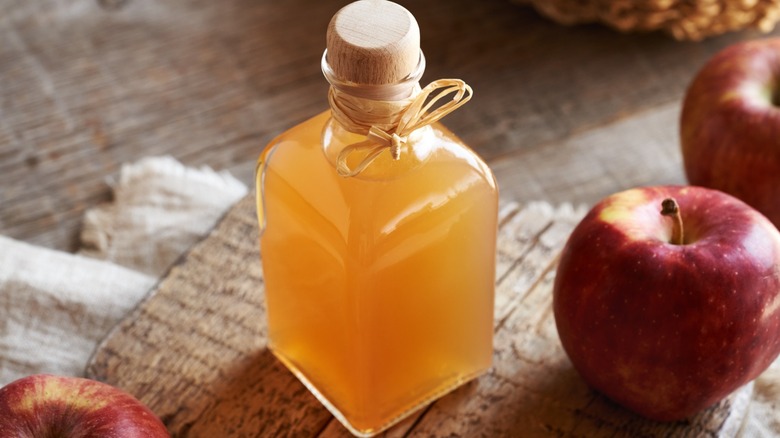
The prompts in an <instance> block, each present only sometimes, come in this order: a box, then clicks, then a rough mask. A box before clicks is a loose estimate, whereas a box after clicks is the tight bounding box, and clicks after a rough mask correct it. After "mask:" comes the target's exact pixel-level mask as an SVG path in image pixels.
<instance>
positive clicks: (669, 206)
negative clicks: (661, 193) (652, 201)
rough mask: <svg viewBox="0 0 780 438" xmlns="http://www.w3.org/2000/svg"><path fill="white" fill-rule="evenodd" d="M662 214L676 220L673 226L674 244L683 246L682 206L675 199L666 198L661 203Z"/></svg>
mask: <svg viewBox="0 0 780 438" xmlns="http://www.w3.org/2000/svg"><path fill="white" fill-rule="evenodd" d="M661 214H662V215H664V216H671V217H672V219H674V225H673V226H672V242H671V243H673V244H675V245H682V244H683V222H682V216H680V205H679V204H677V200H675V199H674V198H666V199H664V200H663V202H661Z"/></svg>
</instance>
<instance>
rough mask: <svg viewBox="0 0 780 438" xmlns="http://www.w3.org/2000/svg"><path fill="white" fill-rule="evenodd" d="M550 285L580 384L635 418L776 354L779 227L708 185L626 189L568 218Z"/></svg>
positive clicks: (750, 375)
mask: <svg viewBox="0 0 780 438" xmlns="http://www.w3.org/2000/svg"><path fill="white" fill-rule="evenodd" d="M667 199H675V200H676V203H674V202H672V201H667V202H666V204H667V205H666V206H665V207H666V208H665V210H668V211H664V214H662V213H661V210H662V203H664V200H667ZM676 205H679V216H675V215H674V214H672V213H673V210H674V208H671V207H674V206H676ZM667 214H668V215H669V216H667ZM677 219H679V223H678V221H677ZM678 231H681V232H680V233H679V235H678ZM680 235H681V236H682V237H680ZM553 294H554V295H553V309H554V315H555V322H556V325H557V327H558V333H559V335H560V339H561V343H562V345H563V348H564V350H565V351H566V353H567V355H568V356H569V358H570V359H571V362H572V364H573V365H574V368H575V369H576V370H577V371H578V372H579V373H580V374H581V375H582V377H583V378H584V379H585V381H586V382H587V383H589V384H590V385H591V386H592V387H593V388H595V389H597V390H598V391H600V392H602V393H603V394H605V395H607V396H608V397H609V398H611V399H613V400H614V401H616V402H617V403H619V404H621V405H623V406H625V407H627V408H629V409H631V410H633V411H635V412H637V413H639V414H641V415H643V416H645V417H648V418H651V419H655V420H664V421H667V420H678V419H682V418H685V417H688V416H690V415H692V414H694V413H696V412H698V411H700V410H702V409H704V408H707V407H708V406H710V405H712V404H714V403H716V402H717V401H718V400H720V399H722V398H723V397H725V396H727V395H728V394H730V393H731V392H733V391H734V390H735V389H737V388H739V387H740V386H742V385H744V384H746V383H748V382H750V381H751V380H753V379H754V378H755V377H757V376H758V375H759V374H760V373H761V372H762V371H763V370H765V369H766V368H767V367H768V366H769V364H770V363H771V362H772V361H773V360H774V359H775V358H776V357H777V356H778V353H780V233H778V231H777V229H776V228H775V227H774V226H773V225H772V224H771V223H770V222H769V221H768V220H767V219H766V218H765V217H764V216H763V215H761V214H760V213H759V212H757V211H756V210H755V209H753V208H751V207H750V206H748V205H747V204H745V203H744V202H742V201H740V200H738V199H736V198H734V197H732V196H730V195H727V194H725V193H722V192H719V191H716V190H710V189H705V188H702V187H647V188H638V189H632V190H627V191H624V192H621V193H617V194H614V195H612V196H609V197H607V198H606V199H604V200H602V201H601V202H599V203H598V204H597V205H596V206H595V207H593V209H592V210H591V211H590V212H589V213H588V214H587V215H586V216H585V218H584V219H583V220H582V222H581V223H580V224H578V225H577V227H576V228H575V229H574V231H573V232H572V234H571V236H570V237H569V240H568V241H567V243H566V245H565V247H564V250H563V253H562V255H561V259H560V263H559V266H558V270H557V274H556V278H555V284H554V292H553Z"/></svg>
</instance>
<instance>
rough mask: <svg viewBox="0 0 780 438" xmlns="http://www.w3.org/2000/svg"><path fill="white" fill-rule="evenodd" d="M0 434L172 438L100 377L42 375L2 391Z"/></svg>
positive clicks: (151, 415)
mask: <svg viewBox="0 0 780 438" xmlns="http://www.w3.org/2000/svg"><path fill="white" fill-rule="evenodd" d="M0 437H20V438H22V437H24V438H28V437H29V438H48V437H63V438H65V437H68V438H70V437H72V438H97V437H100V438H168V437H170V435H169V434H168V431H167V430H166V428H165V426H164V425H163V424H162V422H161V421H160V420H159V419H158V418H157V416H155V415H154V413H152V411H151V410H149V408H147V407H146V406H144V405H143V404H142V403H141V402H140V401H138V400H137V399H136V398H135V397H133V396H131V395H130V394H128V393H126V392H124V391H122V390H120V389H118V388H115V387H113V386H110V385H108V384H105V383H101V382H98V381H95V380H89V379H82V378H77V377H62V376H53V375H48V374H36V375H32V376H27V377H24V378H22V379H19V380H16V381H14V382H11V383H9V384H8V385H6V386H5V387H3V388H2V389H0Z"/></svg>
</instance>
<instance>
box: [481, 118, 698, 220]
mask: <svg viewBox="0 0 780 438" xmlns="http://www.w3.org/2000/svg"><path fill="white" fill-rule="evenodd" d="M679 115H680V106H679V105H678V104H677V103H670V104H666V105H661V106H659V107H657V108H652V109H649V110H647V111H643V112H640V113H637V114H635V115H633V116H631V117H626V118H624V119H621V120H618V121H616V122H613V123H611V124H609V125H606V126H602V127H598V128H594V129H591V130H588V131H584V132H582V133H580V134H578V135H575V136H572V137H570V138H567V139H564V140H562V141H560V142H555V143H551V144H547V145H541V146H537V147H530V148H526V149H523V150H522V151H518V152H517V153H515V154H512V155H510V156H506V157H503V158H500V159H496V160H494V161H493V162H492V163H491V167H492V169H493V171H494V173H495V174H496V178H497V179H498V182H499V186H500V189H501V193H502V195H503V196H506V197H510V198H514V199H519V200H536V199H544V200H547V201H549V202H554V203H559V202H566V201H569V200H572V199H576V200H577V201H578V202H584V203H586V204H589V205H590V204H593V203H595V202H596V201H598V200H600V199H602V198H603V197H605V196H607V195H610V194H612V193H615V192H617V191H620V190H625V189H628V188H631V187H636V186H645V185H659V184H685V182H686V180H685V175H684V173H683V167H682V155H681V153H680V148H679V142H678V127H677V120H678V119H679Z"/></svg>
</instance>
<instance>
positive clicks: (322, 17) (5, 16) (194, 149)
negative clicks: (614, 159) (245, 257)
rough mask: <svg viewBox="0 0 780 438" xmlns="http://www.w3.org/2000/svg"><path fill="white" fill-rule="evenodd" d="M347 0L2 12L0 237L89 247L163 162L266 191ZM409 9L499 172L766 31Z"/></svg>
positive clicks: (483, 8)
mask: <svg viewBox="0 0 780 438" xmlns="http://www.w3.org/2000/svg"><path fill="white" fill-rule="evenodd" d="M343 3H344V2H343V1H341V0H323V1H318V2H311V1H308V0H289V1H284V2H278V1H270V0H225V1H220V2H207V1H202V0H171V1H167V2H158V1H155V0H126V1H116V0H114V1H96V0H69V1H67V2H62V1H58V0H39V1H35V2H30V1H23V0H7V1H3V2H2V3H0V40H2V41H3V44H0V205H2V208H0V233H2V234H4V235H8V236H11V237H15V238H19V239H23V240H27V241H29V242H32V243H37V244H42V245H46V246H49V247H54V248H59V249H66V250H75V249H76V246H77V240H76V239H77V235H78V228H79V224H80V220H81V216H82V214H83V212H84V211H85V210H86V209H87V208H89V207H92V206H94V205H96V204H98V203H100V202H103V201H105V200H107V199H108V198H109V196H110V195H109V187H108V186H107V185H106V183H105V181H106V178H107V177H110V176H112V175H116V174H117V172H118V169H119V165H120V164H121V163H123V162H128V161H135V160H137V159H138V158H141V157H143V156H147V155H161V154H170V155H173V156H174V157H176V158H177V159H179V160H181V161H183V162H184V163H185V164H188V165H197V166H200V165H210V166H212V167H215V168H218V169H223V168H228V169H231V170H234V171H236V172H237V173H238V174H239V175H240V176H241V177H242V179H243V180H244V181H245V182H247V183H250V182H251V178H252V169H253V163H254V161H255V158H256V157H257V155H258V153H259V151H260V148H261V147H262V145H263V144H265V143H266V142H267V141H268V140H270V139H271V138H272V137H273V136H274V135H276V134H278V133H279V132H280V131H282V130H283V129H285V128H287V127H290V126H292V125H293V124H295V123H297V122H299V121H301V120H303V119H305V118H307V117H309V116H311V115H313V114H315V113H317V112H319V111H321V110H324V109H325V108H326V99H325V89H326V88H325V87H326V84H325V81H324V80H323V78H322V76H321V74H320V73H319V58H320V56H321V54H322V50H323V47H324V31H325V27H326V24H327V21H328V20H329V18H330V16H331V15H332V14H333V12H335V11H336V10H337V9H338V8H339V7H340V6H342V5H343ZM402 3H403V2H402ZM406 6H407V7H408V8H409V9H410V10H411V11H412V12H413V13H414V14H415V15H416V16H417V18H418V21H419V22H420V26H421V29H422V45H423V49H424V50H425V53H426V56H427V58H428V66H429V68H428V72H427V73H426V75H425V78H424V81H427V80H432V79H435V78H438V77H444V76H446V77H462V78H463V79H465V80H466V81H467V82H469V83H470V84H471V85H472V86H473V87H474V89H475V91H476V94H475V97H474V99H473V101H472V102H471V103H469V105H468V106H467V107H465V108H464V109H462V110H459V111H457V112H456V113H454V114H452V115H451V116H449V117H448V118H447V120H446V123H447V124H448V125H449V126H451V127H452V128H453V129H454V130H455V131H456V132H457V133H458V134H459V135H461V136H462V137H463V138H464V139H465V140H466V142H467V143H468V144H470V145H472V146H473V147H474V148H475V149H476V150H477V151H478V152H480V153H481V154H482V155H484V156H485V157H486V158H488V159H489V160H491V161H492V160H494V159H497V158H500V157H506V156H507V155H512V154H516V153H518V154H520V155H518V156H517V160H525V158H526V154H525V151H526V150H530V151H531V152H529V153H530V154H531V157H532V158H533V157H541V156H544V155H546V154H548V155H549V154H554V153H555V150H556V145H558V144H560V143H562V142H564V141H565V139H569V138H573V137H575V136H577V135H579V134H581V133H583V132H585V131H587V130H590V129H593V128H597V127H603V126H609V125H611V124H613V123H615V121H618V120H620V119H622V118H625V117H630V116H632V115H634V114H637V113H638V112H641V111H645V110H648V109H653V108H656V107H659V106H663V105H674V104H676V103H677V102H679V100H680V97H681V94H682V92H683V90H684V88H685V86H686V84H687V82H688V80H689V78H690V77H691V76H692V74H693V72H694V71H695V70H696V69H697V68H698V67H699V66H700V65H701V64H703V62H704V61H705V60H706V59H707V58H708V57H709V56H710V55H711V54H712V53H714V52H715V51H716V50H718V49H720V48H721V47H723V46H725V45H726V44H729V43H731V42H734V41H737V40H742V39H747V38H753V37H755V36H756V35H757V34H755V33H752V32H742V33H737V34H732V35H727V36H724V37H719V38H714V39H710V40H707V41H705V42H702V43H678V42H675V41H673V40H671V39H670V38H668V37H666V36H662V35H658V34H650V35H620V34H617V33H615V32H613V31H611V30H609V29H606V28H603V27H600V26H577V27H561V26H558V25H556V24H554V23H552V22H550V21H548V20H546V19H543V18H541V17H539V16H538V15H537V14H536V13H535V12H534V11H533V10H531V9H530V8H527V7H521V6H518V5H515V4H512V3H511V2H509V1H502V0H496V1H473V0H452V1H448V2H441V1H438V0H419V1H415V2H408V4H406ZM304 11H305V13H304ZM775 34H780V31H778V32H775ZM675 142H676V139H675ZM571 147H572V148H573V149H574V150H576V151H577V152H584V151H582V150H581V149H579V147H578V146H574V145H572V146H571ZM537 164H540V163H538V162H537ZM541 164H543V163H541ZM539 169H548V170H549V171H550V173H552V171H554V169H551V168H550V167H549V166H546V165H542V166H541V167H540V168H539ZM595 169H596V170H598V167H596V168H595ZM524 174H526V175H533V176H534V178H533V179H530V181H529V180H528V178H526V179H525V180H521V181H518V182H517V183H518V184H522V186H517V187H511V190H512V192H513V193H517V194H518V195H519V196H516V198H517V199H521V200H529V199H535V198H534V197H532V196H530V195H533V194H535V193H538V192H552V193H553V194H555V195H557V196H558V197H557V198H556V200H567V201H569V200H570V201H575V202H580V201H584V200H586V199H590V198H585V197H583V198H580V197H579V196H580V191H579V190H578V187H579V183H580V181H576V180H574V181H573V180H571V179H569V178H568V176H567V175H566V174H560V175H557V176H555V177H552V178H551V177H550V176H549V175H548V173H547V172H545V173H543V174H537V173H534V172H527V171H524ZM578 175H579V176H582V175H583V173H579V174H578ZM510 181H513V182H514V180H510ZM621 182H623V181H621ZM623 183H624V182H623ZM505 187H510V186H505ZM526 187H528V188H529V191H525V190H526ZM567 191H568V192H569V194H570V195H571V196H569V197H564V196H563V195H564V194H565V193H566V192H567ZM583 196H589V194H588V193H585V194H583Z"/></svg>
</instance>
